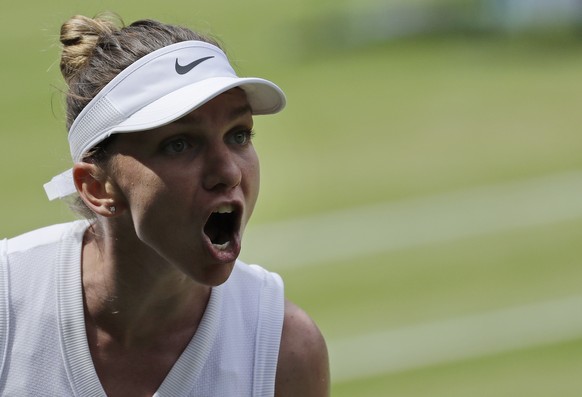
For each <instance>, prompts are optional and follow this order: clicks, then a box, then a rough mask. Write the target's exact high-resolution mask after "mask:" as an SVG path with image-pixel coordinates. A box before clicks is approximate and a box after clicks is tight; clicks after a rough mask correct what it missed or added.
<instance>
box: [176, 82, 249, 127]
mask: <svg viewBox="0 0 582 397" xmlns="http://www.w3.org/2000/svg"><path fill="white" fill-rule="evenodd" d="M243 116H252V109H251V106H250V104H249V101H248V100H247V96H246V93H245V91H244V90H242V89H241V88H232V89H230V90H228V91H226V92H224V93H222V94H220V95H218V96H217V97H215V98H213V99H211V100H210V101H208V102H206V103H205V104H204V105H202V106H200V107H199V108H198V109H195V110H193V111H192V112H190V113H188V114H186V115H185V116H183V117H181V118H179V119H178V120H176V121H174V122H173V123H171V124H170V125H172V124H182V123H188V124H191V123H197V122H201V121H203V120H204V119H215V118H220V119H223V120H224V121H229V120H234V119H237V118H240V117H243Z"/></svg>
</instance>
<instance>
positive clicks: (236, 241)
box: [203, 203, 242, 261]
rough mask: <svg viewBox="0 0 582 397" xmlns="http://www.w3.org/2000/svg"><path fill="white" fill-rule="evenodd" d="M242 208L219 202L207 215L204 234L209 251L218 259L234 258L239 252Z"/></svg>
mask: <svg viewBox="0 0 582 397" xmlns="http://www.w3.org/2000/svg"><path fill="white" fill-rule="evenodd" d="M241 218H242V209H241V208H240V207H239V206H237V205H234V204H230V203H226V204H220V205H219V206H218V207H217V208H216V209H215V210H214V211H212V213H211V214H210V215H209V216H208V219H207V220H206V223H205V225H204V230H203V231H204V235H205V236H206V240H207V243H208V244H207V245H208V249H209V251H210V253H211V254H212V255H213V256H214V257H216V259H219V260H220V261H231V260H235V259H236V258H237V257H238V255H239V253H240V225H241Z"/></svg>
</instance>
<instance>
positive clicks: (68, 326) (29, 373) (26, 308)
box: [0, 221, 284, 397]
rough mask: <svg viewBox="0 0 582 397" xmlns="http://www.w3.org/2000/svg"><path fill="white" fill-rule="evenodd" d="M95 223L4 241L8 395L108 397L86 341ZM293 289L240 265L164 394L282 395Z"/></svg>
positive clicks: (159, 395) (2, 379) (1, 320)
mask: <svg viewBox="0 0 582 397" xmlns="http://www.w3.org/2000/svg"><path fill="white" fill-rule="evenodd" d="M87 226H88V223H87V222H85V221H77V222H73V223H67V224H62V225H54V226H50V227H47V228H43V229H39V230H36V231H33V232H30V233H26V234H24V235H21V236H19V237H16V238H13V239H10V240H2V241H0V395H2V396H16V397H22V396H59V397H62V396H79V397H90V396H105V392H104V390H103V387H102V386H101V384H100V382H99V379H98V377H97V374H96V371H95V367H94V366H93V362H92V360H91V354H90V352H89V346H88V343H87V338H86V333H85V322H84V315H83V300H82V292H83V291H82V284H81V266H80V263H81V262H80V260H81V247H82V238H83V233H84V232H85V230H86V228H87ZM283 310H284V299H283V282H282V280H281V278H280V277H279V276H278V275H277V274H274V273H270V272H268V271H266V270H264V269H263V268H261V267H259V266H256V265H246V264H244V263H242V262H240V261H238V262H237V263H236V265H235V267H234V270H233V273H232V275H231V276H230V278H229V279H228V281H227V282H226V283H224V284H223V285H221V286H219V287H216V288H213V289H212V293H211V296H210V300H209V303H208V306H207V308H206V311H205V313H204V316H203V318H202V321H201V323H200V325H199V327H198V330H197V331H196V334H195V335H194V337H193V338H192V340H191V341H190V343H189V345H188V347H187V348H186V350H185V351H184V352H183V353H182V355H181V356H180V358H179V359H178V361H177V362H176V363H175V365H174V367H173V368H172V370H171V371H170V373H169V374H168V376H167V377H166V379H165V380H164V382H163V383H162V384H161V386H160V387H159V389H158V391H157V392H156V393H155V394H154V396H156V397H167V396H196V397H203V396H208V397H210V396H212V397H227V396H228V397H232V396H237V397H243V396H249V397H251V396H252V397H267V396H273V394H274V385H275V373H276V367H277V358H278V354H279V344H280V341H281V330H282V325H283Z"/></svg>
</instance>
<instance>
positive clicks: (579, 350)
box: [0, 0, 582, 397]
mask: <svg viewBox="0 0 582 397" xmlns="http://www.w3.org/2000/svg"><path fill="white" fill-rule="evenodd" d="M1 1H2V2H1V3H0V4H1V12H0V29H1V33H2V34H1V35H0V41H1V46H2V47H1V48H2V55H1V63H0V68H1V70H0V71H1V73H0V87H2V90H3V94H2V96H1V99H0V101H1V109H2V117H0V131H1V134H2V139H1V144H0V169H2V172H1V173H0V186H2V205H1V206H0V220H1V221H0V236H3V237H10V236H13V235H16V234H19V233H22V232H25V231H27V230H30V229H33V228H37V227H41V226H44V225H47V224H51V223H55V222H64V221H68V220H70V219H73V216H72V215H71V214H70V212H69V211H68V209H67V208H66V206H64V205H63V204H62V203H51V202H48V201H47V200H46V199H45V195H44V192H43V190H42V184H43V183H45V182H46V181H48V180H49V179H50V178H51V177H52V176H53V175H55V174H57V173H59V172H61V171H62V170H64V169H66V168H68V167H69V166H70V158H69V154H68V146H67V143H66V132H65V130H64V126H63V125H64V121H63V96H62V93H61V92H62V89H63V83H62V82H61V79H60V75H59V70H58V59H59V49H58V45H57V44H58V31H59V28H60V25H61V23H62V22H63V21H64V20H66V19H67V18H68V17H70V16H71V15H73V14H77V13H80V14H84V15H88V16H93V15H95V14H97V13H98V12H101V11H106V10H110V11H115V12H117V13H118V14H119V15H121V16H122V17H123V19H124V20H125V21H126V23H130V22H132V21H134V20H136V19H140V18H154V19H159V20H162V21H165V22H169V23H176V24H182V25H186V26H188V27H191V28H194V29H198V30H202V31H204V32H209V33H212V34H214V35H216V36H218V37H219V38H220V39H221V41H222V42H223V43H224V45H225V48H226V50H227V53H228V54H229V55H230V57H231V58H232V59H233V61H234V63H235V65H236V69H237V70H238V71H239V74H241V75H258V76H261V77H265V78H269V79H272V80H274V81H275V82H277V83H278V84H279V85H280V86H281V87H282V88H283V89H284V90H285V91H286V93H287V95H288V103H289V104H288V107H287V109H286V110H285V111H284V112H283V113H281V114H279V115H276V116H271V117H265V118H257V119H256V132H257V136H256V141H255V142H256V146H257V148H258V151H259V155H260V157H261V162H262V191H261V198H260V200H259V203H258V206H257V209H256V212H255V217H254V220H253V222H252V224H251V225H250V226H249V229H248V231H247V236H246V244H245V247H244V252H243V255H242V256H243V259H244V260H246V261H247V262H257V263H261V264H262V265H264V266H266V267H268V268H270V269H272V270H274V271H277V272H279V273H281V274H282V276H283V277H284V279H285V281H286V291H287V295H288V297H289V298H291V299H292V300H294V301H295V302H296V303H298V304H300V305H301V306H302V307H303V308H305V309H306V310H307V311H308V312H309V313H310V314H311V316H312V317H313V318H314V319H315V320H316V321H317V323H318V324H319V326H320V328H321V329H322V331H323V333H324V334H325V336H326V338H327V340H328V344H329V349H330V356H331V365H332V380H333V395H334V396H338V397H340V396H393V395H394V396H414V397H417V396H579V395H580V394H581V390H582V380H581V378H580V373H581V371H582V293H581V291H580V289H581V288H580V286H581V285H582V266H580V257H581V255H580V254H581V253H582V249H581V248H580V247H581V244H580V240H581V237H582V199H581V198H582V156H581V155H580V152H581V149H582V137H581V136H580V125H581V121H582V111H581V110H580V104H581V103H582V30H581V29H580V20H581V18H580V16H581V13H582V11H581V8H580V5H579V2H575V1H564V0H555V1H550V0H548V1H543V0H536V1H533V0H532V1H518V0H514V1H512V0H497V1H495V0H491V1H486V0H483V1H478V0H474V1H471V0H464V1H462V0H457V1H446V0H432V1H430V0H415V1H404V0H400V1H397V0H385V1H378V0H360V1H357V2H356V1H353V0H351V1H348V0H335V1H329V0H315V1H314V0H310V1H307V0H301V1H294V2H274V1H266V0H249V1H246V2H235V1H222V0H213V1H208V0H206V1H198V2H187V1H180V0H167V1H165V2H158V3H153V2H152V3H147V2H141V1H140V2H138V1H124V2H114V1H106V0H101V1H91V2H88V1H80V0H77V1H73V0H53V1H50V2H41V1H38V2H36V3H34V4H31V2H22V1H13V0H1Z"/></svg>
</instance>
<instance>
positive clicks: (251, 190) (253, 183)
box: [243, 150, 261, 220]
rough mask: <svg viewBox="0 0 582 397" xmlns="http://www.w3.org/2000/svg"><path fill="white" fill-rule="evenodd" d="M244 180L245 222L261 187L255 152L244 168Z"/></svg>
mask: <svg viewBox="0 0 582 397" xmlns="http://www.w3.org/2000/svg"><path fill="white" fill-rule="evenodd" d="M243 177H244V178H245V181H246V183H245V196H246V201H247V203H246V204H247V208H248V212H247V216H246V218H247V220H248V218H250V216H251V214H252V212H253V209H254V207H255V204H256V202H257V198H258V196H259V190H260V185H261V172H260V165H259V158H258V156H257V154H256V152H255V151H254V150H253V153H252V156H250V158H249V160H248V161H247V166H246V168H245V173H244V175H243Z"/></svg>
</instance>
